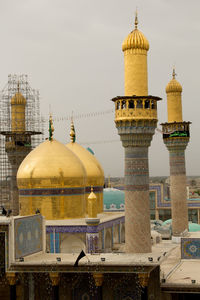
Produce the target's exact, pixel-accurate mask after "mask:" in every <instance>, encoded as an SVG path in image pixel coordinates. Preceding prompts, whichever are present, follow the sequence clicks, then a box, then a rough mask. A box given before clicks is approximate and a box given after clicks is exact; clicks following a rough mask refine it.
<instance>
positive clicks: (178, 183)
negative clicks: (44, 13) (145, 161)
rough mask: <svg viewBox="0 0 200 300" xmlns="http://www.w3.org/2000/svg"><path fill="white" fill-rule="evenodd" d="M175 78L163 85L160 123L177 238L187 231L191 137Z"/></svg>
mask: <svg viewBox="0 0 200 300" xmlns="http://www.w3.org/2000/svg"><path fill="white" fill-rule="evenodd" d="M175 77H176V74H175V69H173V73H172V80H171V81H170V82H169V83H168V84H167V86H166V93H167V111H168V123H164V124H162V128H163V141H164V143H165V145H166V147H167V149H168V151H169V160H170V197H171V208H172V232H173V236H174V237H175V238H176V237H180V236H181V235H182V234H183V233H184V232H186V231H187V230H188V208H187V189H186V170H185V149H186V147H187V145H188V142H189V137H190V128H189V126H190V122H184V121H183V118H182V101H181V93H182V86H181V85H180V83H179V82H178V81H177V80H176V78H175Z"/></svg>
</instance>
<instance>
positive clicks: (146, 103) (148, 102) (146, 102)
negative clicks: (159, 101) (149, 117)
mask: <svg viewBox="0 0 200 300" xmlns="http://www.w3.org/2000/svg"><path fill="white" fill-rule="evenodd" d="M144 107H145V108H150V101H149V100H145V103H144Z"/></svg>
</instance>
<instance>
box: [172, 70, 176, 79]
mask: <svg viewBox="0 0 200 300" xmlns="http://www.w3.org/2000/svg"><path fill="white" fill-rule="evenodd" d="M176 75H177V74H176V72H175V68H173V72H172V78H173V79H176Z"/></svg>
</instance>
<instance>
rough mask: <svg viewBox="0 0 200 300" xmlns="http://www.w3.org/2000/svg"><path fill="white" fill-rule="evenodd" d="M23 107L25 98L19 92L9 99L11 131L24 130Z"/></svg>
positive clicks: (24, 106)
mask: <svg viewBox="0 0 200 300" xmlns="http://www.w3.org/2000/svg"><path fill="white" fill-rule="evenodd" d="M25 109H26V99H25V98H24V96H23V95H22V94H21V93H20V92H19V85H18V92H17V93H16V94H15V95H14V96H13V97H12V99H11V130H12V131H13V132H24V131H25V129H26V128H25Z"/></svg>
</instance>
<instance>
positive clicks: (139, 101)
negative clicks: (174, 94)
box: [112, 96, 161, 122]
mask: <svg viewBox="0 0 200 300" xmlns="http://www.w3.org/2000/svg"><path fill="white" fill-rule="evenodd" d="M158 100H161V98H159V97H154V96H123V97H120V96H118V97H115V98H113V99H112V101H114V102H115V122H117V121H126V120H127V121H131V120H157V101H158Z"/></svg>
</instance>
